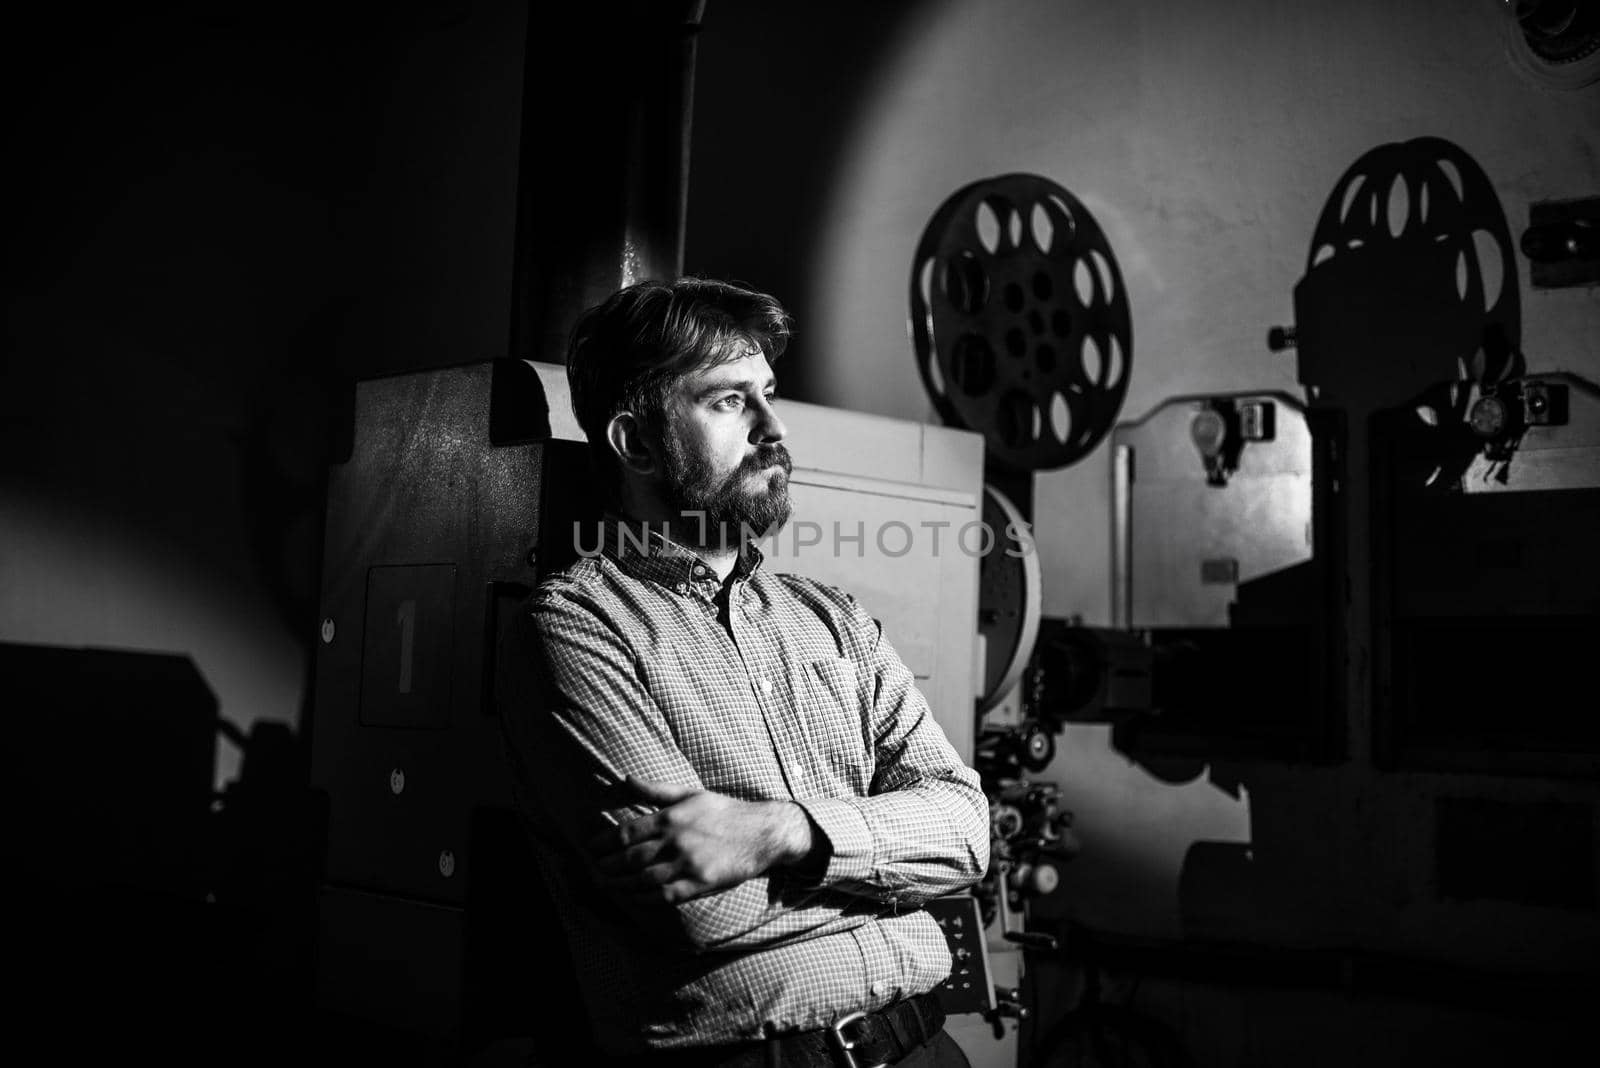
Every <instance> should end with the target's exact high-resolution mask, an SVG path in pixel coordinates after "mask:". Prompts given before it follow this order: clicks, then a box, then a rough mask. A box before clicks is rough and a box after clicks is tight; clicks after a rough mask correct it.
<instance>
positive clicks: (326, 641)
mask: <svg viewBox="0 0 1600 1068" xmlns="http://www.w3.org/2000/svg"><path fill="white" fill-rule="evenodd" d="M322 644H323V645H332V644H333V619H332V617H329V618H327V619H324V620H323V621H322Z"/></svg>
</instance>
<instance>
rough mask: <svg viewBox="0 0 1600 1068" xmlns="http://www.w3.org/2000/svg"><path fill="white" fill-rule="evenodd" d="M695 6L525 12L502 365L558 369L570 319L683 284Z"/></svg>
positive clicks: (698, 13) (638, 4)
mask: <svg viewBox="0 0 1600 1068" xmlns="http://www.w3.org/2000/svg"><path fill="white" fill-rule="evenodd" d="M704 12H705V0H680V2H677V3H663V2H661V0H654V2H652V0H622V2H619V3H611V4H603V5H601V4H593V5H591V4H574V5H569V6H568V8H565V9H555V10H553V11H550V13H549V14H544V13H541V9H537V8H536V9H534V11H533V12H532V13H531V14H530V21H529V26H528V48H527V54H526V59H525V73H524V93H523V109H522V131H523V132H522V159H521V165H520V173H519V178H518V199H517V235H516V253H515V254H516V259H515V262H514V265H513V271H512V286H513V293H512V302H511V303H512V310H511V339H510V342H511V343H510V354H511V355H512V356H515V357H518V358H522V359H536V360H545V361H548V362H552V363H562V362H565V359H566V342H567V335H568V333H569V332H570V331H571V328H572V323H573V321H574V320H575V319H576V318H577V316H578V313H579V312H581V311H582V310H583V309H584V308H585V307H587V306H588V305H590V304H594V303H596V302H598V301H600V300H602V299H604V298H605V297H606V296H607V295H609V294H610V293H611V292H613V291H614V290H616V289H617V288H618V287H619V286H622V285H626V284H628V283H630V282H634V281H638V280H640V279H643V278H674V277H677V276H678V275H680V274H682V273H683V243H684V221H685V214H686V211H687V206H688V189H689V129H690V128H689V123H690V113H691V111H692V105H693V98H694V60H695V41H696V36H697V34H698V32H699V29H700V22H701V18H702V17H703V15H704Z"/></svg>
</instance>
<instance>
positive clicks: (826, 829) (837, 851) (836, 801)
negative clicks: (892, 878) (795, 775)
mask: <svg viewBox="0 0 1600 1068" xmlns="http://www.w3.org/2000/svg"><path fill="white" fill-rule="evenodd" d="M795 803H796V804H798V805H799V806H800V807H801V808H803V809H805V811H806V815H807V816H810V817H811V821H812V822H813V823H815V824H816V825H817V826H818V827H819V828H820V829H821V830H822V833H823V834H825V835H827V836H828V844H829V846H830V847H832V855H831V856H829V857H828V868H827V871H825V872H824V873H823V875H822V879H821V881H820V885H823V886H829V885H833V884H837V883H861V884H864V883H866V882H867V881H868V878H869V877H870V876H871V875H872V871H873V868H872V831H871V829H870V828H868V826H867V817H866V816H865V815H864V814H863V813H862V811H861V810H860V809H859V808H857V807H856V806H855V805H854V804H853V803H852V802H850V801H847V800H845V799H843V798H838V797H817V798H811V799H809V800H804V801H802V800H800V799H798V798H796V799H795Z"/></svg>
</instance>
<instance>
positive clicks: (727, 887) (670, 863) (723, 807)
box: [502, 599, 988, 950]
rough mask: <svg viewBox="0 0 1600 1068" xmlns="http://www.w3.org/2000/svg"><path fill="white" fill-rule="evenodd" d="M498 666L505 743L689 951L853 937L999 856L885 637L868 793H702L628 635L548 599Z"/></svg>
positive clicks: (628, 900)
mask: <svg viewBox="0 0 1600 1068" xmlns="http://www.w3.org/2000/svg"><path fill="white" fill-rule="evenodd" d="M863 618H864V613H863ZM868 623H869V624H870V621H868ZM872 625H873V626H874V627H875V624H872ZM502 662H503V663H506V664H507V665H508V666H509V667H511V668H512V675H513V679H512V682H511V684H510V685H509V686H507V687H506V688H505V690H504V691H503V700H504V702H505V704H504V706H503V709H502V712H503V717H504V721H505V724H506V728H507V737H508V741H509V742H510V744H511V748H512V754H513V757H514V760H515V761H516V762H517V763H518V764H519V765H520V766H521V768H522V775H521V778H522V779H523V784H524V786H525V788H528V792H531V793H534V794H536V795H537V801H538V807H539V809H540V810H541V811H542V813H543V816H544V817H545V821H546V822H547V823H550V824H554V826H555V829H556V830H558V831H559V833H560V835H561V837H562V838H564V839H565V840H566V841H567V843H568V845H569V847H571V848H572V849H573V850H574V851H575V852H576V853H577V854H578V855H579V856H583V857H585V858H587V862H588V864H589V866H590V870H591V875H592V877H593V880H594V883H595V885H596V886H597V887H599V888H600V889H601V890H603V891H605V892H606V893H607V894H608V895H609V896H610V898H611V899H613V900H615V901H617V902H618V903H620V904H622V905H623V906H624V907H625V908H626V909H627V910H628V911H631V912H633V913H634V915H635V916H636V917H637V918H639V919H640V920H642V921H643V922H645V923H646V924H647V925H648V926H652V927H656V926H658V925H660V924H661V923H662V922H663V921H664V920H666V922H668V923H669V925H671V926H675V927H676V928H677V929H678V932H680V933H681V934H682V935H684V936H685V937H686V938H687V940H688V942H689V943H690V945H691V946H692V948H694V949H697V950H709V949H734V948H754V947H757V946H761V945H769V944H774V943H777V942H782V941H787V940H792V939H797V938H810V937H817V936H819V935H822V934H827V933H832V932H834V931H837V930H845V929H848V928H849V927H853V926H856V925H858V924H860V923H862V922H864V921H865V919H867V918H869V917H870V916H872V915H875V914H878V913H880V912H882V911H885V910H886V909H889V908H897V907H900V906H902V905H906V906H913V905H916V904H920V903H921V902H922V901H923V900H926V899H927V898H930V897H934V896H937V895H938V894H941V893H947V892H951V891H953V890H957V889H960V888H962V887H964V886H966V885H967V884H969V883H971V882H972V881H973V880H975V879H976V878H977V877H978V876H980V875H981V874H982V872H983V870H984V868H985V867H986V865H987V863H988V805H987V801H986V800H985V799H984V797H983V794H982V792H981V790H980V788H979V786H978V783H977V777H976V775H975V774H973V773H972V772H971V771H970V769H967V768H966V767H965V766H963V765H962V764H961V762H960V760H959V758H958V757H957V756H956V754H955V753H954V751H953V750H952V749H951V748H950V746H949V743H948V742H947V741H946V740H945V738H944V736H943V732H942V731H940V730H939V728H938V726H937V725H936V724H935V723H934V721H933V719H932V716H931V715H930V714H929V713H928V709H927V705H926V702H925V701H923V699H922V697H921V695H920V693H918V692H917V690H916V688H915V686H914V683H913V680H912V678H911V676H910V672H909V671H908V670H907V669H906V668H905V666H904V665H903V664H902V663H900V661H899V658H898V657H897V656H894V654H893V652H892V650H890V649H889V648H888V647H887V645H886V644H884V643H881V641H880V642H878V643H876V644H875V646H874V656H873V657H872V658H871V662H870V663H869V664H866V665H862V669H863V670H870V671H871V672H872V673H873V690H872V692H873V694H874V697H875V707H874V709H873V711H872V717H871V724H872V731H873V737H872V742H873V744H874V749H875V756H876V772H875V775H874V778H873V782H872V788H871V790H870V792H869V794H868V796H866V797H847V798H846V797H836V798H828V799H820V800H808V801H804V802H796V801H791V800H775V801H745V800H741V799H738V798H734V797H730V796H727V795H725V794H720V793H716V792H713V791H710V790H707V789H705V788H704V785H703V783H702V782H701V780H700V777H699V775H698V774H697V772H696V771H695V769H694V767H693V766H692V764H691V763H690V761H689V760H688V758H686V757H685V756H684V754H683V752H682V751H681V750H680V749H679V748H678V746H677V744H676V742H675V740H674V737H673V731H672V727H671V725H670V724H669V723H668V722H667V720H666V718H665V717H664V715H663V713H662V711H661V709H660V708H659V706H658V705H657V703H656V701H655V700H654V699H653V698H652V697H651V695H650V694H649V692H648V691H647V689H646V688H645V686H644V684H643V681H642V679H641V678H640V674H639V671H638V669H637V665H636V663H635V662H634V659H633V655H632V653H631V651H630V649H629V647H628V643H627V642H626V641H625V640H624V639H623V638H622V636H621V635H619V634H618V633H617V632H616V630H615V629H614V628H613V627H612V626H611V625H610V624H609V623H607V622H606V621H605V620H603V619H602V618H600V616H599V615H598V614H597V613H595V612H593V611H592V610H591V609H589V608H588V607H587V606H584V605H580V604H576V603H573V602H571V601H567V600H563V599H556V600H547V601H544V602H542V603H541V604H540V605H539V606H538V607H537V608H536V610H535V612H534V614H533V615H531V616H528V617H526V618H524V619H521V620H519V621H518V623H517V625H516V627H515V628H514V630H513V633H512V635H511V636H510V637H509V639H508V646H507V650H506V657H505V659H504V660H503V661H502ZM841 711H843V710H841ZM849 714H851V715H855V714H857V713H856V710H850V711H849ZM669 916H670V917H671V918H672V919H671V920H667V917H669ZM672 920H675V923H673V922H672Z"/></svg>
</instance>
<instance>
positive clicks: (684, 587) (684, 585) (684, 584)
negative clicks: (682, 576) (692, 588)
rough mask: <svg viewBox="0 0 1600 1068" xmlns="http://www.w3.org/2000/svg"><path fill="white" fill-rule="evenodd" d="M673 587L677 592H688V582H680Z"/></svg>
mask: <svg viewBox="0 0 1600 1068" xmlns="http://www.w3.org/2000/svg"><path fill="white" fill-rule="evenodd" d="M673 589H675V590H677V591H678V592H679V593H688V592H689V584H688V583H687V582H680V583H678V584H677V585H676V586H674V587H673Z"/></svg>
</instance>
